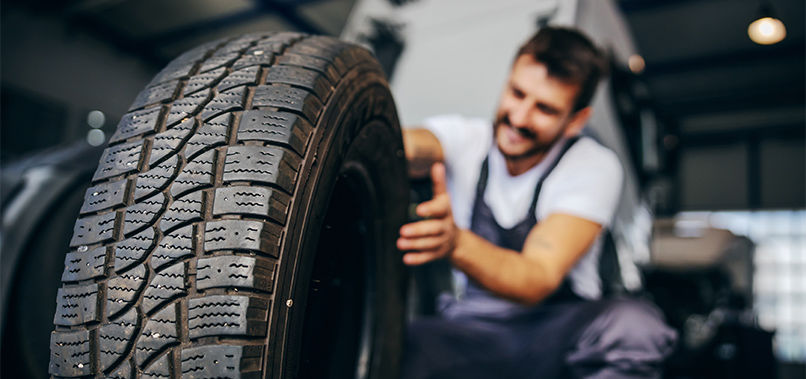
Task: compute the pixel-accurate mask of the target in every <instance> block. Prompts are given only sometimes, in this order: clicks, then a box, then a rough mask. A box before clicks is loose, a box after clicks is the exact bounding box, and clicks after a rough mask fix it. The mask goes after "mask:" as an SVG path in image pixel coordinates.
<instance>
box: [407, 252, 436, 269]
mask: <svg viewBox="0 0 806 379" xmlns="http://www.w3.org/2000/svg"><path fill="white" fill-rule="evenodd" d="M440 258H442V255H440V254H439V253H437V252H435V251H428V252H418V253H406V254H404V255H403V263H405V264H406V265H409V266H418V265H421V264H424V263H428V262H431V261H435V260H437V259H440Z"/></svg>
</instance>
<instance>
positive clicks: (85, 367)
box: [48, 330, 95, 376]
mask: <svg viewBox="0 0 806 379" xmlns="http://www.w3.org/2000/svg"><path fill="white" fill-rule="evenodd" d="M94 335H95V332H94V331H92V332H91V331H89V330H78V331H75V332H61V331H54V332H51V333H50V365H49V367H48V372H49V373H50V374H52V375H56V376H83V375H90V374H91V373H92V372H93V371H94V367H92V360H91V354H92V352H91V350H92V342H91V341H93V340H94V339H95V338H94Z"/></svg>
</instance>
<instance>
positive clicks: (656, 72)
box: [643, 39, 806, 79]
mask: <svg viewBox="0 0 806 379" xmlns="http://www.w3.org/2000/svg"><path fill="white" fill-rule="evenodd" d="M804 52H806V42H805V41H804V40H802V39H801V40H796V41H791V42H787V43H783V44H779V45H772V46H758V47H755V48H753V49H746V50H737V51H731V52H725V53H717V54H710V55H699V56H696V57H691V58H684V59H677V60H668V61H660V62H653V61H652V59H651V57H645V58H646V59H647V65H646V69H645V71H644V72H643V75H644V77H646V78H650V79H651V78H653V77H658V76H663V75H672V74H679V73H686V72H691V71H699V70H711V69H718V68H726V67H736V66H749V65H752V64H758V63H769V62H774V61H780V60H800V61H801V62H803V61H804V56H806V53H804Z"/></svg>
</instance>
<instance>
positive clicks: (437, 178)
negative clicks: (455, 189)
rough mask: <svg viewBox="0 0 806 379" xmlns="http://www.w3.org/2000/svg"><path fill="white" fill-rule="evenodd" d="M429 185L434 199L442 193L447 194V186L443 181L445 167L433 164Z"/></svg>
mask: <svg viewBox="0 0 806 379" xmlns="http://www.w3.org/2000/svg"><path fill="white" fill-rule="evenodd" d="M431 185H432V186H433V190H434V197H436V196H437V195H441V194H443V193H445V194H446V193H448V185H447V184H446V181H445V165H444V164H442V163H434V164H433V165H431Z"/></svg>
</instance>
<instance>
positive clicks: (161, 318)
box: [134, 303, 179, 367]
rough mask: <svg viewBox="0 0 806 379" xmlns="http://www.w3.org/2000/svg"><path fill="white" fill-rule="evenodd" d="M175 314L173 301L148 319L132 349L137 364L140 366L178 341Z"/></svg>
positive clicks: (175, 305)
mask: <svg viewBox="0 0 806 379" xmlns="http://www.w3.org/2000/svg"><path fill="white" fill-rule="evenodd" d="M176 314H177V304H176V303H174V304H171V305H169V306H168V307H166V308H164V309H163V310H161V311H159V312H157V313H155V314H154V315H153V316H151V318H150V319H148V321H147V322H146V324H145V327H143V331H142V332H141V333H140V338H139V339H138V340H137V347H136V348H135V350H134V359H135V361H136V362H137V365H138V366H140V367H142V366H143V363H144V362H145V361H147V360H148V359H150V358H151V357H153V356H155V355H157V354H159V353H160V352H161V351H162V350H163V349H165V348H167V347H169V346H171V345H176V344H178V343H179V330H178V328H177V323H176Z"/></svg>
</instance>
